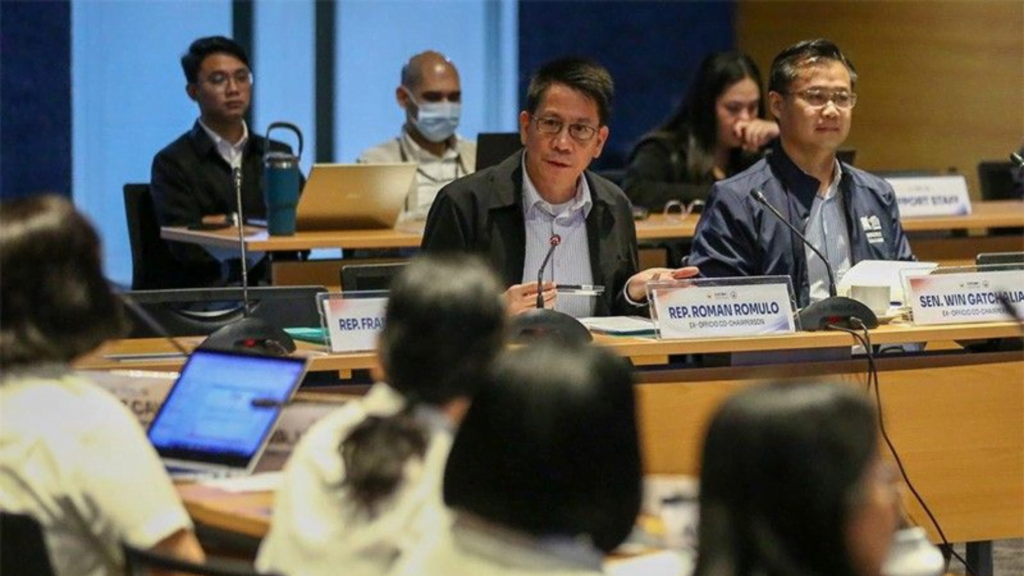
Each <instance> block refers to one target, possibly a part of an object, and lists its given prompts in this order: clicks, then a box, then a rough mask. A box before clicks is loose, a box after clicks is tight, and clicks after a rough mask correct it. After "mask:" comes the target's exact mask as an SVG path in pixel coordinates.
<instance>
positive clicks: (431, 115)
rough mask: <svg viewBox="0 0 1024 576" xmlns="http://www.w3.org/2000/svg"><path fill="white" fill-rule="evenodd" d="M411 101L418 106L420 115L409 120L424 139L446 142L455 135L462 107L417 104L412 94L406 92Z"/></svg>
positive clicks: (441, 104)
mask: <svg viewBox="0 0 1024 576" xmlns="http://www.w3.org/2000/svg"><path fill="white" fill-rule="evenodd" d="M406 94H409V99H410V100H412V101H413V102H414V103H415V104H416V108H417V109H418V113H417V114H416V117H415V118H412V117H411V116H410V118H409V120H410V121H411V122H412V124H413V126H415V127H416V130H418V131H419V133H420V134H423V137H424V138H426V139H427V140H430V141H431V142H444V141H445V140H447V139H448V138H451V136H452V134H455V129H456V128H457V127H458V126H459V117H460V116H461V115H462V105H461V104H458V103H455V102H424V103H422V104H421V103H419V102H416V99H415V98H414V97H413V95H412V93H410V92H409V91H408V90H406Z"/></svg>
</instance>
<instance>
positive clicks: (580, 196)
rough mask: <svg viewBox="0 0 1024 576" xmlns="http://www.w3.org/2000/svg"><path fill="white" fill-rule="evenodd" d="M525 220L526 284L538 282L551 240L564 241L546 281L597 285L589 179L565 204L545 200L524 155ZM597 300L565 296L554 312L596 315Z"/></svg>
mask: <svg viewBox="0 0 1024 576" xmlns="http://www.w3.org/2000/svg"><path fill="white" fill-rule="evenodd" d="M522 162H523V163H522V168H523V220H524V222H525V223H526V257H525V258H524V259H523V282H524V283H526V282H536V281H537V271H538V270H540V266H541V264H542V263H543V262H544V257H545V256H546V255H547V253H548V249H549V248H550V247H551V237H552V236H554V235H558V236H559V237H560V238H561V241H560V243H559V245H558V248H555V252H554V253H553V254H552V256H551V261H550V262H548V266H547V268H546V269H545V271H544V280H545V281H551V282H555V283H558V284H581V285H589V284H593V283H594V274H593V271H592V270H591V268H590V243H589V241H588V239H587V216H588V215H590V210H591V209H592V208H593V206H594V202H593V200H592V198H591V195H590V186H589V185H588V184H587V179H586V178H585V177H584V176H583V175H582V174H581V175H580V177H579V178H578V179H577V180H576V195H575V196H573V198H572V199H571V200H569V201H568V202H566V203H565V204H551V203H550V202H548V201H546V200H544V199H543V198H542V197H541V195H540V193H539V192H538V191H537V187H536V186H534V184H533V182H532V181H531V180H530V175H529V174H528V173H527V171H526V154H525V153H524V154H523V161H522ZM594 298H595V297H594V296H584V295H575V294H569V293H562V294H559V295H558V301H557V303H556V304H555V310H558V311H559V312H565V313H566V314H569V315H571V316H575V317H577V318H582V317H585V316H593V315H594V305H595V303H596V302H595V300H594Z"/></svg>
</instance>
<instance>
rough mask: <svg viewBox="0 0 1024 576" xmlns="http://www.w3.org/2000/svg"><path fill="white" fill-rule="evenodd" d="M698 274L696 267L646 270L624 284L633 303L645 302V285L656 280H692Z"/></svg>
mask: <svg viewBox="0 0 1024 576" xmlns="http://www.w3.org/2000/svg"><path fill="white" fill-rule="evenodd" d="M699 273H700V270H698V269H697V267H696V266H685V267H683V268H675V269H672V268H648V269H647V270H642V271H640V272H637V273H636V274H634V275H633V277H632V278H630V279H629V282H628V283H627V284H626V291H627V292H628V294H629V299H630V300H632V301H634V302H643V301H645V300H647V283H648V282H654V281H656V280H682V279H684V278H692V277H694V276H696V275H697V274H699Z"/></svg>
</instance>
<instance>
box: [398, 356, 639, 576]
mask: <svg viewBox="0 0 1024 576" xmlns="http://www.w3.org/2000/svg"><path fill="white" fill-rule="evenodd" d="M641 469H642V467H641V455H640V447H639V441H638V438H637V426H636V405H635V400H634V396H633V373H632V367H631V366H630V365H629V363H628V362H626V361H625V360H623V359H622V358H619V357H617V356H615V355H614V354H612V353H611V352H609V351H608V350H605V349H603V348H599V347H596V346H591V345H579V344H576V345H574V344H570V343H560V342H557V341H553V340H547V341H539V342H537V343H535V344H533V345H531V346H528V347H526V348H520V349H517V350H513V351H511V352H508V353H506V354H505V355H504V356H503V357H502V358H501V359H500V360H499V361H498V362H497V364H496V367H495V371H494V377H493V378H492V379H491V380H490V381H489V382H488V384H487V385H486V387H485V388H484V389H483V390H481V392H480V393H479V394H478V395H477V397H476V398H475V399H474V400H473V405H472V406H470V408H469V411H468V413H467V415H466V418H465V420H464V421H463V423H462V426H461V427H460V428H459V432H458V434H457V435H456V437H455V443H454V445H453V446H452V450H451V454H450V456H449V459H448V465H447V467H446V468H445V474H444V501H445V504H447V505H448V506H449V507H450V508H451V510H452V514H453V516H454V521H453V523H452V526H451V528H450V530H447V529H446V530H444V531H439V532H438V534H437V538H436V540H434V541H430V542H425V543H424V544H422V545H421V547H420V548H418V549H417V550H416V551H414V552H411V553H409V554H408V555H407V556H406V558H405V559H404V560H403V562H402V564H401V565H400V566H399V568H398V569H396V571H395V572H394V574H399V575H402V576H413V575H416V576H419V575H425V576H460V575H466V576H470V575H472V576H476V575H479V574H502V575H504V576H516V575H523V576H525V575H531V576H542V575H556V574H557V575H568V574H573V575H576V576H583V575H586V574H601V573H602V564H603V559H604V555H605V554H606V553H608V552H610V551H612V550H614V549H615V548H616V547H617V546H618V545H619V544H621V543H622V541H623V540H625V539H626V537H627V536H628V535H629V533H630V531H631V530H632V528H633V525H634V523H635V521H636V517H637V513H638V512H639V510H640V494H641V474H642V472H641Z"/></svg>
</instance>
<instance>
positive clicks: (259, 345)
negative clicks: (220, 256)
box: [198, 168, 295, 356]
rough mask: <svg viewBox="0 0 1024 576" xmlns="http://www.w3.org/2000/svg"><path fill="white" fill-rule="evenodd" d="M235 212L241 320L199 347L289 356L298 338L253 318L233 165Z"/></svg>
mask: <svg viewBox="0 0 1024 576" xmlns="http://www.w3.org/2000/svg"><path fill="white" fill-rule="evenodd" d="M231 179H232V182H233V184H234V188H235V209H236V210H237V212H236V213H235V219H236V221H237V222H236V224H237V225H238V250H239V252H240V254H241V256H242V319H240V320H238V321H235V322H232V323H231V324H228V325H227V326H222V327H220V328H218V329H217V330H215V331H214V332H213V333H212V334H210V335H209V336H207V337H206V340H203V341H202V343H201V344H199V346H198V348H207V349H220V350H223V349H227V350H247V351H250V352H257V353H262V354H269V355H271V356H287V355H288V354H289V353H291V352H294V351H295V341H294V340H292V337H291V336H289V335H288V333H287V332H285V331H284V330H282V329H280V328H278V327H277V326H272V325H270V324H269V323H267V322H266V321H265V320H263V319H261V318H253V317H252V316H251V314H252V308H251V306H250V302H249V255H248V253H247V251H246V247H245V213H244V212H243V211H242V169H241V168H233V169H232V171H231Z"/></svg>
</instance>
